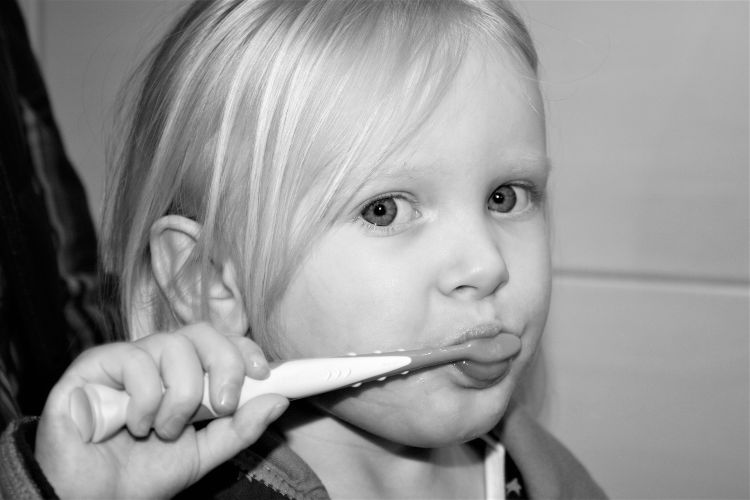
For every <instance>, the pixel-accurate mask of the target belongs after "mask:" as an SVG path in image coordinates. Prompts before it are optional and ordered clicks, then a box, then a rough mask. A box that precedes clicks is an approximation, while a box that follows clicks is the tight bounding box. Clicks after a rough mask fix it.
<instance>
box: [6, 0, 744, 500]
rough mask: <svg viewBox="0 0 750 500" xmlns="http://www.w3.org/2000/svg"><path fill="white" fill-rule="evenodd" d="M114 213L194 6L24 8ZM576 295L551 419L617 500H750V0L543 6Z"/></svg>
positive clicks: (538, 370) (561, 269)
mask: <svg viewBox="0 0 750 500" xmlns="http://www.w3.org/2000/svg"><path fill="white" fill-rule="evenodd" d="M21 4H22V7H23V8H24V11H25V13H26V15H27V24H28V27H29V30H30V33H31V36H32V39H33V42H34V45H35V49H36V51H37V54H38V56H39V60H40V62H41V65H42V69H43V72H44V73H45V76H46V78H47V82H48V85H49V90H50V94H51V97H52V101H53V105H54V109H55V112H56V117H57V119H58V121H59V124H60V126H61V129H62V132H63V136H64V139H65V143H66V145H67V149H68V153H69V154H70V156H71V158H72V160H73V163H74V164H75V165H77V167H78V169H79V171H80V174H81V176H82V178H83V180H84V183H85V185H86V188H87V191H88V193H89V201H90V204H91V207H92V211H93V213H94V214H95V217H97V218H98V214H99V210H100V207H101V196H102V195H101V193H102V185H103V180H104V170H105V166H104V165H105V153H104V151H105V143H106V141H108V140H111V139H112V137H111V128H110V120H111V113H112V108H113V103H114V100H115V95H116V92H117V89H118V88H119V86H120V85H121V83H122V82H123V80H124V78H125V76H126V75H127V74H128V72H129V71H130V70H131V69H132V67H133V65H134V64H135V62H136V61H137V60H138V58H139V57H141V56H142V55H143V54H144V53H145V52H146V51H147V50H148V49H149V48H150V47H151V44H152V43H153V41H154V38H155V36H156V35H158V34H159V33H160V32H161V31H162V30H163V29H164V27H165V25H166V24H167V23H168V22H169V20H171V19H172V18H173V17H174V13H175V12H176V11H177V10H178V9H180V8H181V7H182V2H175V1H171V2H167V1H157V0H149V1H146V0H21ZM518 6H519V9H520V10H521V12H522V13H523V15H524V17H525V18H526V20H527V22H528V24H529V27H530V29H531V31H532V33H533V34H534V36H535V38H536V41H537V45H538V50H539V52H540V55H541V59H542V71H541V79H542V87H543V89H544V92H545V94H546V98H547V101H548V102H547V112H548V121H549V139H550V154H551V156H552V159H553V163H554V167H553V168H554V174H553V182H552V193H553V194H552V196H553V220H554V227H555V232H554V235H555V237H554V245H555V246H554V255H555V271H556V282H555V288H554V298H553V307H552V311H551V315H550V319H549V323H548V328H547V332H546V338H545V345H544V348H543V351H542V355H541V356H540V358H539V361H538V363H537V366H536V367H535V370H534V371H533V372H532V374H531V377H530V378H529V382H528V387H527V393H526V394H527V395H526V400H527V403H528V405H529V406H530V407H531V409H532V410H533V412H534V413H535V414H536V415H537V416H538V417H539V418H540V419H541V420H542V421H543V422H544V423H545V424H546V425H547V426H548V427H549V428H550V429H552V431H553V432H554V433H555V434H556V435H558V436H559V437H560V438H561V439H562V440H563V441H564V442H565V443H566V444H567V445H568V446H570V447H571V448H572V449H573V450H574V452H575V453H576V454H577V455H578V456H579V457H580V458H581V460H582V461H583V462H584V463H585V464H586V465H587V466H588V467H589V469H590V470H591V471H592V473H593V474H594V475H595V477H596V478H597V479H598V480H599V481H600V482H601V483H602V485H603V486H604V488H605V489H606V490H607V492H608V493H609V494H610V495H611V496H613V497H616V498H748V497H749V496H750V491H749V486H748V481H749V480H748V468H749V465H748V446H749V444H748V443H749V440H750V437H749V432H748V425H749V424H748V422H749V420H750V417H749V415H748V413H749V408H750V402H749V398H750V387H749V384H750V382H749V381H748V379H749V375H748V350H749V347H748V334H749V333H748V332H749V331H750V325H749V323H750V318H749V312H748V309H749V293H748V290H749V283H750V279H749V276H748V272H749V271H748V260H749V256H750V249H749V247H748V239H749V238H748V231H749V225H750V222H749V218H750V215H749V212H748V191H749V188H750V186H749V180H748V170H749V166H748V162H749V159H748V142H749V141H748V133H749V132H748V67H749V65H750V60H749V59H748V23H749V21H750V20H749V19H748V3H747V2H743V1H734V2H720V1H691V2H687V1H660V2H655V1H626V2H615V1H583V2H571V1H547V2H541V1H525V2H520V4H519V5H518Z"/></svg>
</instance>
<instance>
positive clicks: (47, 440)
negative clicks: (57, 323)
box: [35, 324, 289, 498]
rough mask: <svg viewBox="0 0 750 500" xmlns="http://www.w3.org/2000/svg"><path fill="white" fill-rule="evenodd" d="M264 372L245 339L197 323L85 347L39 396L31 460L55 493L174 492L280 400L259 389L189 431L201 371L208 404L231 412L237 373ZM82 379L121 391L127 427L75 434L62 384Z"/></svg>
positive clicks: (279, 407)
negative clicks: (99, 435)
mask: <svg viewBox="0 0 750 500" xmlns="http://www.w3.org/2000/svg"><path fill="white" fill-rule="evenodd" d="M267 371H268V365H267V363H266V361H265V358H264V357H263V353H262V352H261V350H260V348H259V347H258V346H257V345H256V344H255V343H253V342H252V341H251V340H250V339H248V338H245V337H230V336H225V335H223V334H221V333H219V332H217V331H216V330H214V329H213V328H212V327H210V326H208V325H206V324H200V325H192V326H188V327H185V328H182V329H180V330H178V331H176V332H173V333H165V334H155V335H151V336H148V337H145V338H143V339H140V340H138V341H136V342H133V343H115V344H108V345H103V346H99V347H96V348H93V349H90V350H89V351H86V352H85V353H84V354H82V355H81V356H80V357H79V358H78V359H77V360H76V361H75V362H73V364H72V365H71V366H70V368H68V370H67V371H66V372H65V374H64V375H63V376H62V378H61V379H60V380H59V381H58V383H57V384H56V385H55V387H54V388H53V389H52V391H51V392H50V395H49V397H48V398H47V403H46V406H45V408H44V412H43V413H42V417H41V420H40V422H39V428H38V431H37V437H36V450H35V454H36V458H37V461H38V462H39V464H40V465H41V467H42V469H43V470H44V473H45V475H46V476H47V478H48V480H49V481H50V483H51V484H52V486H54V488H55V490H56V492H57V493H58V495H59V496H60V497H61V498H69V497H73V498H86V497H89V498H91V497H94V498H118V497H119V498H122V497H126V498H133V497H139V498H146V497H148V498H153V497H170V496H173V495H175V494H176V493H178V492H179V491H181V490H183V489H185V488H187V487H188V486H190V485H191V484H192V483H194V482H196V481H197V480H198V479H200V478H201V477H202V476H203V475H205V474H206V473H207V472H209V471H210V470H211V469H213V468H215V467H216V466H218V465H220V464H221V463H223V462H225V461H226V460H228V459H230V458H231V457H232V456H234V455H236V454H237V453H238V452H240V451H241V450H243V449H244V448H246V447H248V446H249V445H251V444H252V443H254V442H255V441H256V440H257V439H258V437H259V436H260V435H261V434H262V433H263V431H264V430H265V429H266V427H267V426H268V425H269V424H270V423H271V422H273V421H274V420H275V419H276V418H278V417H279V415H281V413H282V412H283V411H284V410H285V409H286V407H287V405H288V404H289V402H288V400H287V399H286V398H283V397H282V396H278V395H265V396H261V397H258V398H255V399H253V400H252V401H250V402H249V403H248V404H246V405H244V406H243V407H242V408H240V409H239V410H237V412H236V413H234V415H231V416H229V417H225V418H219V419H216V420H214V421H212V422H211V423H209V424H208V425H207V426H206V427H205V428H203V429H201V430H200V431H196V430H195V429H194V428H193V426H191V425H189V421H190V418H191V416H192V415H193V414H194V413H195V410H196V409H197V408H198V406H199V404H200V402H201V398H202V395H203V376H204V375H203V374H204V372H207V373H208V374H209V380H210V397H211V404H212V406H213V407H214V409H215V410H216V411H217V412H220V413H222V414H230V413H231V412H233V411H234V410H235V409H236V408H237V401H238V398H239V392H240V387H241V386H242V381H243V378H244V377H245V375H248V376H251V377H253V378H263V377H264V376H265V374H266V373H267ZM85 383H98V384H104V385H108V386H111V387H114V388H123V387H124V389H125V390H126V391H127V392H128V393H129V394H130V398H131V399H130V403H129V405H128V410H127V429H123V430H121V431H120V432H118V433H117V434H116V435H114V436H113V437H112V438H110V439H108V440H106V441H104V442H102V443H97V444H93V443H86V442H83V440H82V438H81V436H80V434H79V432H78V429H77V427H76V425H75V424H74V422H73V420H72V419H71V417H70V396H71V393H72V392H73V391H74V390H75V389H76V388H78V387H81V386H83V385H84V384H85ZM162 386H163V387H165V388H166V391H163V389H162ZM151 429H153V430H154V432H151Z"/></svg>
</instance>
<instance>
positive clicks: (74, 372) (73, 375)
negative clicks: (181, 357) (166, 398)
mask: <svg viewBox="0 0 750 500" xmlns="http://www.w3.org/2000/svg"><path fill="white" fill-rule="evenodd" d="M86 383H93V384H102V385H106V386H109V387H112V388H115V389H124V390H125V391H126V392H127V393H128V395H129V397H130V402H129V404H128V408H127V413H126V416H125V420H126V425H127V427H128V429H129V430H130V431H131V432H132V433H133V434H134V435H136V436H144V435H145V434H147V433H148V431H149V429H150V428H151V423H152V421H153V417H154V415H155V414H156V411H157V409H158V408H159V404H160V402H161V398H162V385H161V376H160V375H159V369H158V367H157V365H156V363H155V361H154V359H153V358H152V357H151V355H150V354H149V353H147V352H146V351H144V350H142V349H140V348H139V347H138V346H136V345H134V344H131V343H124V342H118V343H111V344H106V345H102V346H98V347H94V348H92V349H89V350H87V351H85V352H84V353H82V354H81V355H80V356H78V358H77V359H76V360H75V361H74V362H73V363H72V364H71V366H70V367H69V369H68V370H67V371H66V372H65V374H64V375H63V377H62V378H61V379H60V381H59V383H58V384H57V385H56V386H55V390H54V391H53V394H54V395H56V396H57V395H59V398H58V397H55V398H50V399H51V400H55V401H56V400H58V399H59V406H60V408H59V409H58V410H54V409H53V411H64V412H65V413H66V414H67V413H68V412H69V405H70V395H71V393H72V391H73V390H74V389H76V388H80V387H82V386H83V385H84V384H86ZM51 396H52V394H51ZM55 406H57V405H56V404H54V403H53V407H55Z"/></svg>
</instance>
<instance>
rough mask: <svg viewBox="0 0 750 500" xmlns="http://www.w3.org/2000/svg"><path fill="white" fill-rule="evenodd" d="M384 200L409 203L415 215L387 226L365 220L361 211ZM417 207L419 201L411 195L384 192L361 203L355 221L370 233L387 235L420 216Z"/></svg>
mask: <svg viewBox="0 0 750 500" xmlns="http://www.w3.org/2000/svg"><path fill="white" fill-rule="evenodd" d="M384 200H402V201H404V202H406V203H408V204H409V205H410V207H411V210H413V211H414V213H415V214H416V216H415V217H413V218H412V219H410V220H409V221H408V222H403V223H401V224H391V225H388V226H378V225H375V224H371V223H370V222H367V221H366V220H365V219H364V218H363V213H364V212H365V210H367V209H368V208H369V207H371V206H373V205H375V204H376V203H378V202H381V201H384ZM419 207H420V205H419V202H417V201H416V200H414V199H412V198H411V197H408V196H406V195H404V194H403V193H384V194H382V195H380V196H378V197H377V198H375V199H372V200H369V201H367V202H366V203H364V204H363V205H361V206H360V208H359V210H358V211H357V217H356V218H355V222H357V223H359V224H360V225H361V226H362V227H364V228H365V230H367V231H369V232H371V233H375V234H377V235H378V236H388V235H391V234H394V233H397V232H399V231H401V230H402V229H403V226H405V225H408V224H410V223H411V222H413V221H414V220H416V219H419V218H420V217H422V214H421V212H420V211H419Z"/></svg>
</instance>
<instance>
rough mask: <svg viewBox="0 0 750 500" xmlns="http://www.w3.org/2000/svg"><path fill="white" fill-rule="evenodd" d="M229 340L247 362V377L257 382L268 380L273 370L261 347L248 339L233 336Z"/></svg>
mask: <svg viewBox="0 0 750 500" xmlns="http://www.w3.org/2000/svg"><path fill="white" fill-rule="evenodd" d="M228 338H229V340H230V341H232V342H233V343H234V345H235V346H236V347H237V349H239V351H240V353H241V355H242V359H243V360H244V361H245V373H246V374H247V376H249V377H251V378H254V379H257V380H262V379H265V378H268V375H269V374H270V373H271V370H270V368H269V367H268V361H266V356H265V354H263V350H262V349H261V348H260V346H259V345H258V344H256V343H255V342H253V341H252V340H250V339H249V338H247V337H239V336H231V337H228Z"/></svg>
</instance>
